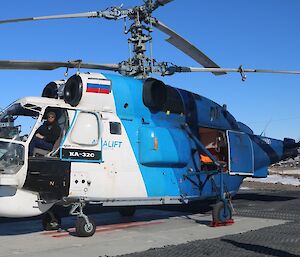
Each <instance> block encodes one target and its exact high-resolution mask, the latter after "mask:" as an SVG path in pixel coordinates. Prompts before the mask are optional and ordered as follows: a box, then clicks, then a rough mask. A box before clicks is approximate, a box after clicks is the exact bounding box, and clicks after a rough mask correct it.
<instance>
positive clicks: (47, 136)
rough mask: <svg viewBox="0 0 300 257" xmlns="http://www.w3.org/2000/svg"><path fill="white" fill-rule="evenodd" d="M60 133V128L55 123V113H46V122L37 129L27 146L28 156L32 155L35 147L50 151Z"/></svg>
mask: <svg viewBox="0 0 300 257" xmlns="http://www.w3.org/2000/svg"><path fill="white" fill-rule="evenodd" d="M60 131H61V128H60V127H59V125H58V123H57V121H56V114H55V112H52V111H50V112H48V113H47V121H45V122H44V123H43V125H41V126H40V127H39V128H38V129H37V131H36V133H35V135H34V137H33V139H32V140H31V142H30V144H29V155H30V156H32V155H33V150H34V148H36V147H37V148H41V149H44V150H49V151H51V150H52V149H53V146H54V143H55V141H56V140H57V139H58V138H59V136H60Z"/></svg>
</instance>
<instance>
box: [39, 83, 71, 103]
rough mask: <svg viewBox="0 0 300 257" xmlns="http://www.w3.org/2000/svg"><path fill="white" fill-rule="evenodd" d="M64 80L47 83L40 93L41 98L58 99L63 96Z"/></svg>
mask: <svg viewBox="0 0 300 257" xmlns="http://www.w3.org/2000/svg"><path fill="white" fill-rule="evenodd" d="M65 83H66V81H65V80H56V81H52V82H50V83H48V84H47V85H46V86H45V87H44V90H43V92H42V97H48V98H55V99H60V98H63V95H64V93H63V92H64V87H65Z"/></svg>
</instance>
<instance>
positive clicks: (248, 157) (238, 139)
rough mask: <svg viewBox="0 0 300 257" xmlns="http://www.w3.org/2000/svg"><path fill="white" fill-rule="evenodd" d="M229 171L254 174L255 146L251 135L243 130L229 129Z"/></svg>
mask: <svg viewBox="0 0 300 257" xmlns="http://www.w3.org/2000/svg"><path fill="white" fill-rule="evenodd" d="M228 140H229V147H230V149H229V157H230V160H229V171H230V172H232V173H247V174H253V170H254V167H253V166H254V161H253V148H252V142H251V140H250V138H249V136H248V135H247V134H245V133H242V132H235V131H228Z"/></svg>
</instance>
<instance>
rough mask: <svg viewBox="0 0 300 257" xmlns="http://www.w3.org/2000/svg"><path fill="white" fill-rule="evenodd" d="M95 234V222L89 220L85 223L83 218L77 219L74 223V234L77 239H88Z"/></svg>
mask: <svg viewBox="0 0 300 257" xmlns="http://www.w3.org/2000/svg"><path fill="white" fill-rule="evenodd" d="M95 232H96V222H95V221H94V220H92V219H89V222H88V223H87V222H86V220H85V218H84V217H78V219H77V222H76V234H77V236H79V237H90V236H92V235H94V234H95Z"/></svg>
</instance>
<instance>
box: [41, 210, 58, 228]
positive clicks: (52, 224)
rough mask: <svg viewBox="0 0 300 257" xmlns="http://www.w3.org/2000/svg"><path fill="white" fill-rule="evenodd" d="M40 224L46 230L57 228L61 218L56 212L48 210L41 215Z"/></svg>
mask: <svg viewBox="0 0 300 257" xmlns="http://www.w3.org/2000/svg"><path fill="white" fill-rule="evenodd" d="M42 225H43V229H44V230H46V231H52V230H58V229H59V228H60V226H61V218H60V217H59V216H58V215H57V214H56V213H54V212H52V211H48V212H46V213H45V215H44V216H43V219H42Z"/></svg>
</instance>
